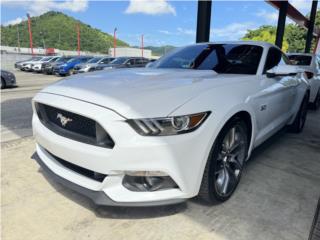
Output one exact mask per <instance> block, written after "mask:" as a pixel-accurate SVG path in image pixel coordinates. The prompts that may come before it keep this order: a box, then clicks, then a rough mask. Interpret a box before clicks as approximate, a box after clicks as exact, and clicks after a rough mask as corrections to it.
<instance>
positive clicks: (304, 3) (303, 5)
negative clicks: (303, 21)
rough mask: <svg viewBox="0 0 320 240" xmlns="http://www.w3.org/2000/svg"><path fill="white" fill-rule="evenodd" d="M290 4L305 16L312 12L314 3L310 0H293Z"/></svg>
mask: <svg viewBox="0 0 320 240" xmlns="http://www.w3.org/2000/svg"><path fill="white" fill-rule="evenodd" d="M289 2H290V3H291V4H292V5H293V6H294V7H295V8H296V9H298V10H299V11H301V12H302V13H303V14H307V13H308V12H310V11H311V3H312V1H310V0H291V1H289Z"/></svg>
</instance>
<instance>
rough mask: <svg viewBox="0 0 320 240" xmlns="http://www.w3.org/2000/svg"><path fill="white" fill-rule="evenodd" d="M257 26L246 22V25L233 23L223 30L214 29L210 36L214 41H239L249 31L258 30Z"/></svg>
mask: <svg viewBox="0 0 320 240" xmlns="http://www.w3.org/2000/svg"><path fill="white" fill-rule="evenodd" d="M256 28H257V26H256V24H254V23H251V22H246V23H232V24H229V25H226V26H225V27H223V28H212V29H211V30H210V35H211V37H212V38H213V39H215V38H217V37H218V38H220V39H223V40H229V41H230V40H239V39H240V38H242V37H243V36H244V35H245V34H246V33H247V30H249V29H250V30H253V29H256Z"/></svg>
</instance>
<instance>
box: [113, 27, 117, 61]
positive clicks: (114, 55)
mask: <svg viewBox="0 0 320 240" xmlns="http://www.w3.org/2000/svg"><path fill="white" fill-rule="evenodd" d="M116 32H117V28H115V29H114V30H113V57H116V48H117V36H116Z"/></svg>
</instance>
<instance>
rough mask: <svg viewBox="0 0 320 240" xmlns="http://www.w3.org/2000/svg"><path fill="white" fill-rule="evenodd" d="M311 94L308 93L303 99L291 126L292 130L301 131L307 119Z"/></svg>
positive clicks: (294, 131)
mask: <svg viewBox="0 0 320 240" xmlns="http://www.w3.org/2000/svg"><path fill="white" fill-rule="evenodd" d="M308 103H309V94H306V95H305V96H304V98H303V100H302V103H301V105H300V108H299V112H298V113H297V116H296V118H295V119H294V121H293V123H292V124H291V125H290V126H289V130H290V132H293V133H301V132H302V130H303V128H304V125H305V123H306V119H307V113H308Z"/></svg>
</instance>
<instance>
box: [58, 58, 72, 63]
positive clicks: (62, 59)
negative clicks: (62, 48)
mask: <svg viewBox="0 0 320 240" xmlns="http://www.w3.org/2000/svg"><path fill="white" fill-rule="evenodd" d="M70 59H71V57H62V58H60V59H59V60H58V62H68V61H69V60H70Z"/></svg>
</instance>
